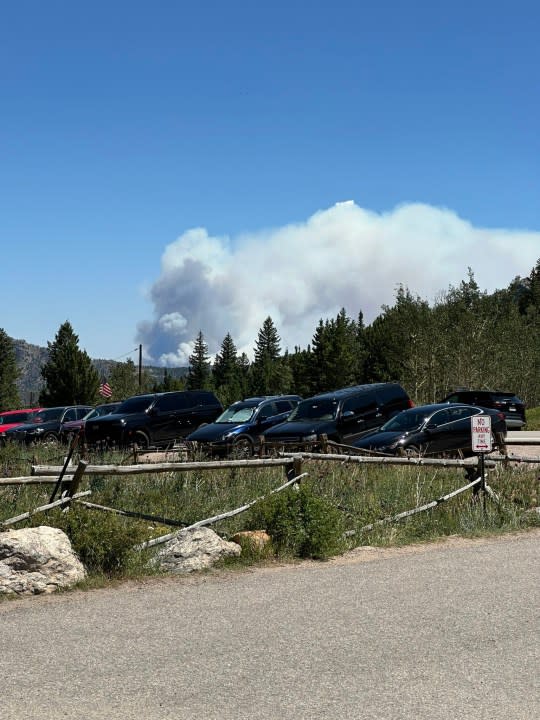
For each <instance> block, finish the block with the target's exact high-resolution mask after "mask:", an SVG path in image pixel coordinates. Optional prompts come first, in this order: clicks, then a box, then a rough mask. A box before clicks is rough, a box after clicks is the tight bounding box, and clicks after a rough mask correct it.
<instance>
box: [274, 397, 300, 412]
mask: <svg viewBox="0 0 540 720" xmlns="http://www.w3.org/2000/svg"><path fill="white" fill-rule="evenodd" d="M294 405H296V403H293V402H292V401H291V400H277V401H276V407H277V411H278V413H283V412H288V411H289V410H290V409H291V408H292V407H294Z"/></svg>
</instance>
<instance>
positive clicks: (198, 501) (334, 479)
mask: <svg viewBox="0 0 540 720" xmlns="http://www.w3.org/2000/svg"><path fill="white" fill-rule="evenodd" d="M88 459H89V460H90V462H91V463H92V464H99V463H118V464H120V463H122V462H123V461H125V456H122V455H119V454H114V453H111V454H108V455H106V456H99V457H94V458H88ZM62 460H63V451H62V449H60V450H59V449H46V448H38V449H35V450H31V451H29V450H20V449H18V448H14V447H6V448H3V449H0V468H1V472H0V476H1V477H7V476H24V475H30V468H31V464H32V463H35V464H56V465H58V464H61V463H62ZM75 461H76V460H75ZM302 470H303V471H304V472H306V473H307V477H306V479H305V480H303V481H302V484H301V487H300V489H299V490H298V489H289V490H287V491H285V492H283V493H280V494H275V495H272V496H271V497H270V498H268V499H267V500H265V501H264V502H261V503H257V504H256V505H255V506H254V507H253V508H252V509H251V510H249V511H248V512H245V513H243V514H240V515H237V516H235V517H233V518H228V519H226V520H223V521H220V522H219V523H217V524H215V525H213V526H212V527H213V529H214V530H215V531H216V532H218V533H219V534H220V535H222V536H223V537H226V538H230V537H232V535H233V534H234V533H236V532H238V531H241V530H246V529H260V530H267V531H268V532H269V533H270V535H271V536H272V538H273V543H272V547H271V548H266V549H265V550H264V551H263V552H258V551H251V552H246V553H245V554H244V556H243V557H242V558H241V559H240V560H238V561H234V562H233V563H232V564H234V563H236V564H237V565H242V564H243V565H245V564H247V563H250V562H253V563H256V562H261V561H265V562H268V560H269V559H271V558H277V559H284V558H288V559H292V558H297V557H312V558H326V557H329V556H331V555H333V554H337V553H340V552H343V551H344V550H346V549H348V548H350V547H354V546H358V545H379V546H390V545H405V544H410V543H416V542H422V541H429V540H435V539H438V538H443V537H445V536H449V535H463V536H469V537H470V536H477V535H483V534H493V533H503V532H508V531H514V530H517V529H521V528H525V527H528V526H530V525H534V524H537V523H538V519H537V516H535V515H534V514H532V513H529V514H526V513H525V512H524V511H525V510H527V509H528V508H531V507H535V506H537V505H539V504H540V502H539V499H538V496H537V493H538V480H537V477H538V466H535V467H533V468H532V469H531V468H530V467H529V468H526V467H517V468H513V469H510V468H504V466H503V465H502V464H500V465H498V466H497V468H496V469H494V470H490V471H489V473H488V482H489V484H490V486H491V487H492V488H493V489H494V490H495V492H497V493H498V494H499V495H500V499H501V502H500V503H499V504H496V503H494V502H492V501H491V500H489V499H488V500H487V502H486V503H485V508H484V504H483V503H482V502H473V501H472V495H471V493H470V492H466V493H463V494H462V495H460V496H458V497H456V498H453V499H451V500H450V501H448V502H445V503H442V504H441V505H439V506H437V507H436V508H434V509H431V510H429V511H427V512H424V513H421V514H419V515H416V516H414V517H412V518H410V519H408V520H406V521H401V522H398V523H393V524H388V525H380V526H377V527H376V528H374V529H373V530H372V531H369V532H362V531H361V528H362V527H364V526H365V525H368V524H370V523H373V522H375V521H377V520H379V519H380V518H384V517H387V516H391V515H394V514H396V513H399V512H402V511H404V510H409V509H411V508H414V507H416V506H418V505H421V504H424V503H427V502H430V501H432V500H435V499H437V498H439V497H441V496H443V495H445V494H446V493H448V492H449V491H451V490H454V489H456V488H458V487H461V486H463V485H465V484H466V482H467V480H466V478H465V473H464V471H463V470H462V469H461V470H460V469H452V468H442V467H436V468H435V467H404V466H399V467H391V466H381V465H379V466H377V465H353V464H342V463H335V462H334V463H331V462H328V461H323V460H314V461H305V462H304V463H303V467H302ZM283 481H284V471H283V468H260V469H254V468H236V469H218V470H214V469H213V470H208V471H206V470H196V471H189V472H177V471H171V472H166V473H152V472H151V466H150V467H149V472H148V474H143V475H132V476H129V475H125V476H120V477H119V476H116V477H115V476H106V475H98V476H95V475H94V476H90V475H88V476H85V477H84V478H83V483H82V485H81V488H80V490H86V489H89V490H91V491H92V494H91V496H90V497H89V498H88V499H89V500H90V501H92V502H94V503H99V504H102V505H107V506H112V507H114V508H118V509H123V510H129V511H134V512H136V511H139V512H144V513H146V514H148V515H154V516H160V517H162V518H170V519H173V520H177V521H181V522H182V523H185V524H190V523H193V522H196V521H198V520H201V519H204V518H207V517H211V516H214V515H216V514H219V513H222V512H225V511H228V510H232V509H234V508H237V507H239V506H241V505H244V504H245V503H247V502H249V501H251V500H254V499H256V498H259V497H261V496H265V495H266V496H267V495H268V494H269V493H270V491H271V490H272V489H274V488H276V487H277V486H279V485H281V484H282V483H283ZM51 490H52V486H51V485H44V486H36V485H32V486H5V487H1V486H0V521H1V520H3V519H7V518H9V517H12V516H15V515H17V514H19V513H22V512H24V511H27V510H30V509H32V508H35V507H37V506H39V505H42V504H45V503H47V502H48V499H49V497H50V494H51ZM42 524H49V525H54V526H57V527H61V528H62V529H63V530H65V532H67V534H68V535H69V536H70V538H71V540H72V543H73V545H74V547H75V549H76V550H77V552H78V553H79V554H80V556H81V559H82V560H83V562H84V563H85V565H86V566H87V568H88V569H89V571H90V579H89V581H88V582H89V583H90V584H92V583H98V584H99V583H100V582H102V581H103V579H104V578H105V579H108V578H111V579H113V580H114V579H118V578H129V577H141V576H144V575H145V574H151V573H155V570H151V569H150V568H148V567H147V565H146V561H147V558H148V554H149V552H150V551H147V552H146V553H144V554H141V553H139V552H134V551H133V550H132V548H133V546H134V545H136V544H138V543H140V542H141V541H143V540H145V539H150V538H152V537H156V536H159V535H162V534H166V533H169V532H172V531H173V530H174V528H172V527H170V526H166V525H164V524H162V523H160V522H158V521H156V522H151V521H148V520H135V519H132V518H126V517H120V516H116V515H111V514H106V513H102V512H98V511H95V510H88V509H86V508H83V507H82V506H80V505H75V506H73V507H72V508H71V509H70V510H69V512H61V511H60V510H55V511H51V512H49V513H47V514H44V513H41V514H39V515H36V516H33V517H32V518H31V519H30V520H28V521H25V522H21V523H18V524H17V525H16V527H24V526H30V525H32V526H35V525H42ZM344 531H349V532H351V533H352V534H351V536H350V537H349V538H347V540H344V539H343V532H344ZM227 564H228V565H230V564H231V561H229V562H228V563H227Z"/></svg>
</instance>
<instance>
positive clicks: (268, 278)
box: [138, 201, 540, 367]
mask: <svg viewBox="0 0 540 720" xmlns="http://www.w3.org/2000/svg"><path fill="white" fill-rule="evenodd" d="M538 257H540V233H538V232H529V231H526V230H506V229H487V228H477V227H473V226H472V225H471V224H470V223H469V222H468V221H466V220H464V219H462V218H460V217H459V216H458V215H457V214H456V213H455V212H452V211H451V210H447V209H444V208H436V207H432V206H429V205H422V204H408V205H401V206H399V207H397V208H395V209H394V210H392V211H391V212H388V213H382V214H378V213H375V212H371V211H369V210H365V209H363V208H361V207H359V206H358V205H356V204H355V203H354V202H353V201H348V202H343V203H338V204H337V205H334V206H333V207H331V208H329V209H327V210H322V211H320V212H317V213H315V214H314V215H312V216H311V217H310V218H308V219H307V220H306V221H305V222H301V223H298V224H294V225H286V226H284V227H279V228H274V229H271V230H264V231H260V232H256V233H250V234H247V235H243V236H239V237H236V238H233V239H231V238H229V237H211V236H209V235H208V232H207V231H206V230H205V229H204V228H195V229H191V230H188V231H187V232H185V233H184V234H183V235H181V236H180V237H179V238H178V239H177V240H176V241H175V242H173V243H171V244H170V245H169V246H167V247H166V248H165V251H164V253H163V257H162V260H161V275H160V277H159V278H158V279H157V280H156V282H155V283H154V284H153V286H152V287H151V290H150V299H151V302H152V304H153V306H154V319H153V320H152V321H150V322H143V323H140V325H139V327H138V333H139V336H138V340H139V342H141V343H142V344H143V348H144V354H145V358H146V361H152V362H154V363H158V364H161V365H165V366H170V367H173V366H181V365H187V361H188V357H189V355H190V354H191V352H192V349H193V341H194V339H195V338H196V336H197V334H198V333H199V330H200V331H202V333H203V335H204V338H205V341H206V342H207V344H208V347H209V351H210V353H215V352H217V351H218V350H219V348H220V345H221V342H222V341H223V338H224V337H225V335H226V334H227V333H228V332H230V333H231V336H232V338H233V340H234V342H235V344H236V346H237V348H238V350H239V352H246V353H247V355H248V356H249V357H251V356H252V352H253V347H254V344H255V340H256V338H257V334H258V331H259V329H260V328H261V326H262V324H263V322H264V320H265V318H267V317H268V316H270V317H271V318H272V320H273V321H274V324H275V326H276V328H277V330H278V333H279V335H280V337H281V347H282V350H285V349H287V348H288V349H289V351H293V349H294V347H295V346H300V347H302V348H305V347H306V346H307V345H308V344H309V343H310V342H311V338H312V337H313V333H314V331H315V328H316V326H317V324H318V321H319V319H320V318H323V320H324V319H326V318H331V317H335V316H336V314H337V313H338V312H339V310H340V309H341V308H342V307H344V308H345V309H346V311H347V314H348V315H349V316H350V317H353V318H356V317H357V315H358V312H359V311H362V312H363V314H364V319H365V321H366V322H367V323H369V322H371V321H372V320H373V319H374V318H375V317H376V316H377V315H378V314H379V313H380V311H381V306H382V305H383V304H389V305H391V304H393V301H394V297H395V292H396V289H397V287H399V285H403V286H405V287H408V288H409V289H410V291H411V292H412V293H413V295H419V296H420V297H421V298H423V299H425V300H427V301H428V302H430V303H432V302H433V300H434V299H435V297H436V295H437V294H438V293H440V292H441V291H444V290H446V289H447V288H448V287H449V286H450V285H459V283H460V282H461V280H464V279H466V277H467V269H468V267H470V268H472V270H473V272H474V276H475V279H476V281H477V282H478V284H479V286H480V288H481V289H482V290H487V291H488V292H493V291H494V290H496V289H498V288H504V287H506V286H507V285H508V284H509V283H510V282H511V281H512V280H513V279H514V277H516V276H517V275H520V276H522V277H523V276H525V275H528V274H529V272H530V271H531V269H532V268H533V267H534V265H535V263H536V261H537V259H538Z"/></svg>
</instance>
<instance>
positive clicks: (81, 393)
mask: <svg viewBox="0 0 540 720" xmlns="http://www.w3.org/2000/svg"><path fill="white" fill-rule="evenodd" d="M78 340H79V339H78V336H77V335H76V334H75V332H74V330H73V328H72V326H71V325H70V323H69V322H67V321H66V322H65V323H64V324H63V325H61V327H60V329H59V330H58V333H57V334H56V336H55V339H54V341H53V342H51V343H48V349H49V359H48V361H47V362H46V363H45V365H44V366H43V368H42V370H41V374H42V376H43V380H44V387H43V390H42V391H41V393H40V397H39V403H40V404H41V405H43V406H48V407H52V406H54V405H65V404H79V403H81V404H86V403H97V402H100V401H101V402H102V401H103V398H101V397H100V395H99V392H98V389H99V385H100V380H101V378H100V377H99V375H98V372H97V370H96V369H95V367H94V366H93V363H92V360H91V359H90V357H89V356H88V354H87V353H86V352H85V351H83V350H80V349H79V346H78ZM17 375H18V370H17V366H16V361H15V353H14V349H13V346H12V342H11V340H10V339H9V337H8V336H7V335H6V333H5V332H4V331H3V330H2V329H0V409H10V408H15V407H19V406H20V405H19V397H18V394H17V387H16V379H17ZM107 380H108V383H109V385H110V386H111V389H112V392H113V397H112V398H111V399H112V400H122V399H124V398H126V397H130V396H131V395H136V394H138V393H141V392H162V391H167V390H182V389H208V390H213V391H214V392H216V394H217V395H218V397H219V398H220V400H221V402H222V403H223V405H224V406H227V405H229V404H230V403H231V402H233V401H234V400H238V399H240V398H242V397H246V396H250V395H274V394H283V393H294V394H298V395H301V396H302V397H309V396H311V395H314V394H316V393H318V392H324V391H326V390H332V389H335V388H338V387H345V386H348V385H355V384H361V383H371V382H380V381H382V382H384V381H392V380H393V381H398V382H400V383H401V384H402V385H403V386H404V387H405V389H406V390H407V391H408V393H409V395H410V396H411V397H412V398H413V400H414V401H415V402H416V403H425V402H433V401H436V400H438V399H440V398H441V397H443V396H445V395H446V394H448V393H449V392H450V391H452V390H454V389H455V388H457V387H470V388H475V389H482V388H486V389H498V390H510V391H513V392H515V393H516V394H517V395H519V396H520V397H521V398H522V399H523V400H524V401H525V402H526V404H527V405H528V406H529V407H536V406H538V405H540V260H538V262H537V263H536V266H535V267H534V268H533V269H532V271H531V273H530V274H529V275H528V276H527V277H525V278H520V277H517V278H515V279H514V280H513V281H512V282H511V283H510V285H509V286H508V287H507V288H505V289H503V290H496V291H495V292H493V293H487V292H485V291H481V290H480V288H479V286H478V284H477V282H476V280H475V278H474V274H473V272H472V270H470V269H469V272H468V275H467V278H466V279H465V280H463V281H462V282H461V283H460V284H459V285H458V286H449V287H448V289H447V290H445V291H441V292H440V293H439V295H438V297H437V298H436V299H435V301H434V302H433V303H432V304H431V305H430V304H429V303H428V302H427V301H425V300H423V299H421V298H420V297H419V296H417V295H414V294H413V293H412V292H411V291H410V290H409V289H408V288H406V287H404V286H399V287H398V289H397V291H396V293H395V298H394V302H393V304H392V305H384V306H383V307H382V308H381V313H380V314H379V315H378V316H377V318H375V320H374V321H373V322H372V323H371V324H369V325H366V324H365V323H364V320H363V315H362V312H359V313H358V315H357V316H356V317H350V316H349V315H348V314H347V311H346V310H345V308H342V309H341V310H340V311H339V312H338V314H337V315H336V317H335V318H326V319H322V318H321V319H320V320H319V323H318V325H317V327H316V328H315V330H314V333H313V336H312V340H311V343H310V344H309V345H308V346H307V347H306V348H301V347H299V346H298V347H295V348H294V351H292V352H289V351H287V350H286V351H282V348H281V338H280V336H279V332H278V328H277V327H276V325H275V323H274V321H273V319H272V318H271V317H270V316H269V317H267V318H266V319H265V321H264V322H263V325H262V327H261V328H260V330H259V332H258V335H257V339H256V341H255V346H254V351H253V360H250V359H249V358H248V357H247V355H246V354H245V353H239V352H238V350H237V347H236V345H235V343H234V339H233V337H232V336H231V334H230V333H229V332H228V333H227V334H226V335H225V337H224V338H223V341H222V343H221V346H220V349H219V351H218V352H217V354H216V355H215V357H214V358H213V359H212V358H211V356H210V354H209V351H208V346H207V344H206V341H205V338H204V333H203V330H202V329H201V330H200V331H199V333H198V335H197V337H196V338H195V340H194V347H193V352H192V354H191V356H190V357H189V367H188V371H187V374H186V375H185V376H183V377H181V378H173V377H172V376H171V374H170V373H169V371H168V370H167V369H166V368H165V369H164V373H163V378H162V379H161V380H160V381H159V382H156V380H155V379H153V378H152V377H151V376H150V374H149V373H148V372H147V371H146V372H143V373H142V378H141V382H140V383H139V373H138V369H137V368H136V367H135V364H134V363H133V361H132V360H127V361H126V362H125V363H115V364H114V365H113V367H112V370H111V372H110V374H109V377H108V378H107Z"/></svg>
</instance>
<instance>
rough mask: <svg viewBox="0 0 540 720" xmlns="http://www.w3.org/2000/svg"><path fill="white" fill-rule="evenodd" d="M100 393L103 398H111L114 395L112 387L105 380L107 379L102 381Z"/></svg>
mask: <svg viewBox="0 0 540 720" xmlns="http://www.w3.org/2000/svg"><path fill="white" fill-rule="evenodd" d="M98 392H99V394H100V395H101V396H102V397H106V398H110V397H111V395H112V390H111V386H110V385H109V383H108V382H107V381H106V380H105V378H103V380H102V381H101V383H100V386H99V390H98Z"/></svg>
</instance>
